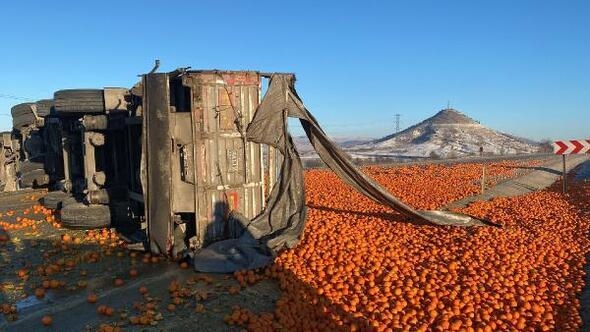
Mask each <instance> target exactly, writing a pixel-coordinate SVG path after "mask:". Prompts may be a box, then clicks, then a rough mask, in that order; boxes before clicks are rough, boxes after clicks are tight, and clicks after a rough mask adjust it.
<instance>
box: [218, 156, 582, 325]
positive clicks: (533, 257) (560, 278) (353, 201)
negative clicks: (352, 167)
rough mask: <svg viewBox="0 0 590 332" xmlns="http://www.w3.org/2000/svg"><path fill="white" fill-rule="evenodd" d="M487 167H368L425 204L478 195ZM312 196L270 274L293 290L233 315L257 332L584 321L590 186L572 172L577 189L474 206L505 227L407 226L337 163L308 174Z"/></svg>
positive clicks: (416, 202)
mask: <svg viewBox="0 0 590 332" xmlns="http://www.w3.org/2000/svg"><path fill="white" fill-rule="evenodd" d="M477 166H478V165H457V166H426V167H424V166H422V167H418V166H415V167H414V166H412V167H404V168H397V169H379V168H377V167H372V168H370V169H368V171H369V173H372V174H373V176H374V177H375V178H377V179H378V181H379V182H381V183H382V184H383V185H385V186H386V187H388V188H390V190H391V191H394V192H395V194H396V195H398V196H400V197H401V196H403V197H404V200H405V201H406V202H408V203H410V204H411V205H413V206H414V207H418V208H429V207H437V206H441V205H444V204H446V203H448V202H449V201H451V200H454V199H459V198H462V197H463V196H465V195H469V194H472V193H474V192H473V191H474V190H475V191H477V189H478V188H479V184H477V183H473V182H474V180H475V179H477V176H478V175H477V174H478V173H479V171H478V167H477ZM479 170H481V168H479ZM498 170H499V171H498V173H495V171H494V167H493V165H492V166H490V167H489V168H488V171H489V172H490V174H500V175H502V176H510V174H501V173H504V172H509V171H507V170H511V169H510V168H504V167H498ZM556 188H557V187H556ZM445 190H446V191H448V192H445ZM306 192H307V200H308V204H309V205H310V206H311V207H312V208H310V209H309V214H308V221H307V225H306V228H305V234H304V238H303V240H302V242H301V243H300V244H299V245H298V246H297V247H296V248H294V249H291V250H286V251H284V252H282V253H281V254H280V255H279V256H278V257H277V258H276V260H275V262H274V264H273V265H272V266H270V267H269V268H267V270H266V271H265V273H264V274H265V275H269V276H270V277H272V278H275V279H277V280H278V281H279V283H280V286H281V289H282V290H283V292H282V295H281V297H280V299H279V300H278V302H277V304H276V309H275V311H274V312H273V313H262V314H260V313H259V314H258V315H257V314H253V313H250V312H249V311H246V310H244V309H241V308H236V309H235V310H234V311H233V312H232V313H231V314H229V315H228V316H227V317H226V322H227V323H229V324H238V325H241V326H244V327H247V328H248V329H250V330H263V329H266V330H269V329H273V328H275V329H277V328H278V329H286V330H351V331H354V330H376V331H391V330H401V329H403V330H410V331H427V330H435V331H449V330H463V331H497V330H523V331H548V330H558V331H565V330H575V329H578V328H579V327H580V325H581V318H580V314H579V311H580V303H579V300H578V297H579V295H580V293H581V290H582V287H583V286H584V271H583V267H584V264H585V256H586V254H587V253H589V252H590V240H589V239H588V236H587V234H588V231H589V230H590V223H589V222H588V221H589V211H590V204H589V202H588V197H590V184H586V183H582V182H575V181H574V180H573V179H572V180H571V181H570V192H571V194H569V195H563V194H561V193H559V192H558V190H555V188H553V189H549V190H547V191H541V192H536V193H532V194H528V195H524V196H520V197H515V198H501V199H495V200H493V201H490V202H480V203H477V204H474V205H472V206H470V207H468V208H466V209H465V210H464V211H463V212H466V213H469V214H472V215H477V216H479V217H485V218H486V219H491V220H493V221H495V222H497V223H500V224H503V225H504V227H503V228H496V227H472V228H462V227H450V226H446V227H442V226H419V225H414V224H411V223H407V222H405V219H404V218H403V217H402V216H400V215H398V214H396V213H395V212H392V211H389V210H387V209H386V208H384V207H381V206H378V205H376V204H375V203H372V202H370V201H369V200H368V199H366V198H365V197H362V196H361V195H360V194H357V193H356V192H354V191H353V190H351V189H350V187H348V186H346V185H345V184H343V183H342V182H340V181H338V180H337V179H336V178H335V176H334V175H333V174H331V173H330V172H328V171H321V170H313V171H310V172H308V173H307V174H306ZM441 196H442V197H443V198H442V199H441ZM249 275H250V273H248V272H243V271H242V272H239V273H237V274H236V279H238V281H240V282H241V283H242V284H245V283H247V282H244V281H246V280H247V279H248V278H249ZM263 317H264V319H263Z"/></svg>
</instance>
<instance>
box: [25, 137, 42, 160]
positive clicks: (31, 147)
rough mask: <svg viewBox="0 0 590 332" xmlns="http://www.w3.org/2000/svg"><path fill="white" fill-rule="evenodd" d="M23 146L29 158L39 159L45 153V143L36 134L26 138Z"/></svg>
mask: <svg viewBox="0 0 590 332" xmlns="http://www.w3.org/2000/svg"><path fill="white" fill-rule="evenodd" d="M23 145H24V148H25V151H27V153H28V154H29V156H30V158H36V157H40V156H42V155H43V152H45V141H44V140H43V137H41V136H40V135H39V134H38V133H34V134H32V135H30V136H28V137H26V138H25V141H24V144H23Z"/></svg>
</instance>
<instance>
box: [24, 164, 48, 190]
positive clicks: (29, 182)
mask: <svg viewBox="0 0 590 332" xmlns="http://www.w3.org/2000/svg"><path fill="white" fill-rule="evenodd" d="M48 183H49V176H48V175H47V174H45V170H42V169H37V170H34V171H30V172H28V173H21V176H20V186H21V188H39V187H43V186H45V185H47V184H48Z"/></svg>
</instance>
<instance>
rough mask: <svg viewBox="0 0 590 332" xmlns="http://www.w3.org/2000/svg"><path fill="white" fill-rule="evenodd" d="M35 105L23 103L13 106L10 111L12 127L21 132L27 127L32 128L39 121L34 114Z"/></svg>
mask: <svg viewBox="0 0 590 332" xmlns="http://www.w3.org/2000/svg"><path fill="white" fill-rule="evenodd" d="M32 105H33V103H22V104H18V105H15V106H13V107H12V108H11V109H10V113H11V114H12V125H13V127H14V128H16V129H18V130H21V129H22V128H24V127H26V126H30V125H32V124H34V123H35V121H36V120H37V119H36V118H35V113H33V107H32Z"/></svg>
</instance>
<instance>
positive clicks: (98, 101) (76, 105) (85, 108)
mask: <svg viewBox="0 0 590 332" xmlns="http://www.w3.org/2000/svg"><path fill="white" fill-rule="evenodd" d="M53 97H54V103H55V110H56V111H57V112H58V113H62V114H69V113H104V112H105V107H104V92H103V90H102V89H71V90H59V91H56V92H55V94H54V95H53Z"/></svg>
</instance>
